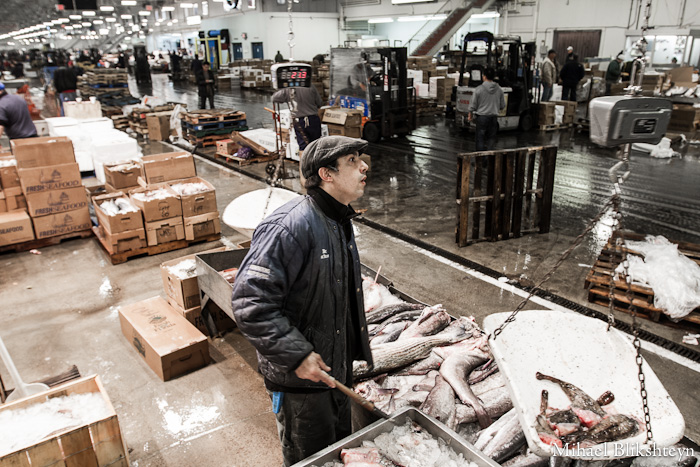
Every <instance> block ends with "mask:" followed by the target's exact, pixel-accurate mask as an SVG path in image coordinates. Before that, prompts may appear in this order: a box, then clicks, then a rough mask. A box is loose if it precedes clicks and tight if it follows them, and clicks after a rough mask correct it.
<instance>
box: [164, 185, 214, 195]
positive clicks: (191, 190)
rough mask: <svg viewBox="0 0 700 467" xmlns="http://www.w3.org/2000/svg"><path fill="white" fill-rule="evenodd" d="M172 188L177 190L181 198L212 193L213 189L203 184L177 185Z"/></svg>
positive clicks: (171, 186)
mask: <svg viewBox="0 0 700 467" xmlns="http://www.w3.org/2000/svg"><path fill="white" fill-rule="evenodd" d="M170 188H172V189H173V190H175V191H176V192H177V193H178V194H179V195H180V196H189V195H197V194H199V193H206V192H207V191H211V188H209V187H208V186H207V184H206V183H202V182H189V183H175V184H174V185H170Z"/></svg>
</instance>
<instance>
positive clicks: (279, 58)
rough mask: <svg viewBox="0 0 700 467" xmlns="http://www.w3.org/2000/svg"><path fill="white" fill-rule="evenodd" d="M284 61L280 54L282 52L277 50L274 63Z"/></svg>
mask: <svg viewBox="0 0 700 467" xmlns="http://www.w3.org/2000/svg"><path fill="white" fill-rule="evenodd" d="M283 61H284V57H283V56H282V53H281V52H280V51H279V50H278V51H277V55H275V63H282V62H283Z"/></svg>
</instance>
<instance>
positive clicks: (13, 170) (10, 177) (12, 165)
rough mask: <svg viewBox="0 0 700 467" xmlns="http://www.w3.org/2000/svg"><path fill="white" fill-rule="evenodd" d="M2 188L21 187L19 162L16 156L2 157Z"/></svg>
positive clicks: (0, 182) (0, 164)
mask: <svg viewBox="0 0 700 467" xmlns="http://www.w3.org/2000/svg"><path fill="white" fill-rule="evenodd" d="M0 186H2V187H3V188H13V187H16V186H20V184H19V175H18V174H17V161H16V160H15V158H14V156H2V157H0Z"/></svg>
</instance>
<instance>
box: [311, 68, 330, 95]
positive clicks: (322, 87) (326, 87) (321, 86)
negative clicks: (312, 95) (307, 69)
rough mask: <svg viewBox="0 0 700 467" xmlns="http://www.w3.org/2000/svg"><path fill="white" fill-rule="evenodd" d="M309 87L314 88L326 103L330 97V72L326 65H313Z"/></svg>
mask: <svg viewBox="0 0 700 467" xmlns="http://www.w3.org/2000/svg"><path fill="white" fill-rule="evenodd" d="M311 70H312V71H311V72H312V78H311V85H312V86H314V87H315V88H316V90H317V91H318V94H319V95H320V96H321V99H323V101H324V102H327V101H328V99H329V97H330V95H331V71H330V65H329V64H328V63H324V64H321V65H319V64H317V63H314V64H313V68H312V69H311Z"/></svg>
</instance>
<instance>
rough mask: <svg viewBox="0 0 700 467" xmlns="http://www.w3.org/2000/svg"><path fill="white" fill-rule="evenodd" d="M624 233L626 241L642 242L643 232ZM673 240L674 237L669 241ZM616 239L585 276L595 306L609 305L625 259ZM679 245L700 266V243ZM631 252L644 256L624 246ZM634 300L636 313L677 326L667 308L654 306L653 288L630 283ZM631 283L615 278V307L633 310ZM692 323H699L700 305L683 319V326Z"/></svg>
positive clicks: (589, 296) (627, 310)
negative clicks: (616, 274) (616, 273)
mask: <svg viewBox="0 0 700 467" xmlns="http://www.w3.org/2000/svg"><path fill="white" fill-rule="evenodd" d="M622 236H623V238H624V239H626V240H634V241H642V240H644V237H645V236H644V235H640V234H636V233H633V232H623V233H622ZM669 241H671V240H669ZM614 242H615V239H614V238H611V239H610V240H608V243H607V244H606V245H605V247H604V248H603V251H601V253H600V255H599V256H598V259H597V260H596V262H595V263H594V264H593V267H592V268H591V270H590V271H589V272H588V274H587V275H586V281H585V288H586V289H588V301H589V302H591V303H595V304H596V305H600V306H604V307H609V306H610V280H611V279H612V278H613V277H614V275H615V269H616V268H617V266H618V265H619V264H620V262H621V261H622V254H621V253H620V252H619V251H615V245H614ZM673 243H676V244H677V245H678V251H679V253H682V254H683V255H685V256H686V257H688V258H689V259H691V260H692V261H695V262H696V263H697V264H699V265H700V245H696V244H692V243H679V242H673ZM625 251H627V254H628V255H636V256H641V255H640V254H639V253H637V252H635V251H634V250H630V249H629V248H625ZM629 289H630V291H631V294H630V295H631V302H632V303H633V304H634V306H635V307H636V308H637V314H638V315H639V316H643V317H644V318H646V319H649V320H651V321H654V322H658V323H663V324H668V325H673V326H675V325H677V323H674V322H673V321H671V320H670V318H668V317H667V316H666V314H665V313H664V310H662V309H660V308H657V307H655V306H654V290H653V289H651V288H650V287H646V286H644V285H638V284H631V285H630V286H629ZM627 290H628V285H627V282H626V281H625V277H624V276H622V275H620V276H619V277H618V279H617V280H615V281H614V288H613V306H614V307H615V310H617V311H622V312H625V313H630V310H629V308H630V298H629V297H628V296H627ZM689 323H692V324H694V325H700V308H696V309H695V310H694V311H692V312H691V313H690V314H689V315H688V316H686V317H685V318H683V319H682V320H681V321H680V323H678V324H680V325H687V324H689Z"/></svg>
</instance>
